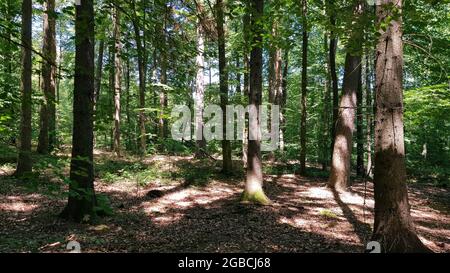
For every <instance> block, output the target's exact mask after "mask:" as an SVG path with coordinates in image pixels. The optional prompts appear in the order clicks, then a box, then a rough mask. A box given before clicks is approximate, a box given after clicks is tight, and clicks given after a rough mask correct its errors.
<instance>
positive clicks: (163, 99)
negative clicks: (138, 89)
mask: <svg viewBox="0 0 450 273" xmlns="http://www.w3.org/2000/svg"><path fill="white" fill-rule="evenodd" d="M169 9H170V7H167V6H166V4H164V24H163V27H162V28H161V38H162V41H163V43H162V48H161V62H160V64H161V79H160V82H161V83H162V84H163V85H167V61H168V60H167V50H168V44H167V43H168V40H167V36H166V29H167V24H168V19H169V15H170V14H169V12H170V10H169ZM159 104H160V108H161V115H160V117H159V138H160V140H164V139H165V138H166V135H167V120H166V118H165V117H164V115H165V114H166V109H167V88H166V87H163V88H162V90H161V92H160V93H159Z"/></svg>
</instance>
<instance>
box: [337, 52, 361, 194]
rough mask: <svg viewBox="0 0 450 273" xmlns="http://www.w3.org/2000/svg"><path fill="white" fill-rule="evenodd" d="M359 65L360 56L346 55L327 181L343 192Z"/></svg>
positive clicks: (345, 184)
mask: <svg viewBox="0 0 450 273" xmlns="http://www.w3.org/2000/svg"><path fill="white" fill-rule="evenodd" d="M360 63H361V57H360V56H352V55H351V54H350V53H347V55H346V57H345V71H344V83H343V87H342V97H341V102H340V105H339V108H340V109H339V117H338V120H337V123H336V137H335V140H334V147H333V157H332V161H331V172H330V179H329V186H330V187H331V188H333V189H335V190H338V191H345V190H347V187H348V186H349V180H350V165H351V155H352V145H353V142H352V137H353V131H354V129H355V108H356V93H357V90H358V82H359V78H360V75H359V71H360V69H359V66H360Z"/></svg>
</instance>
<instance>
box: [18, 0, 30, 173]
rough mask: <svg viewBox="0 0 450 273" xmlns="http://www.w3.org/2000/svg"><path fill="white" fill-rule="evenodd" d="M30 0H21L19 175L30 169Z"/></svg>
mask: <svg viewBox="0 0 450 273" xmlns="http://www.w3.org/2000/svg"><path fill="white" fill-rule="evenodd" d="M31 6H32V4H31V0H23V2H22V34H21V40H22V44H23V47H22V61H21V63H22V80H21V103H22V105H21V113H20V118H21V119H20V139H19V158H18V162H17V168H16V172H15V175H16V176H18V177H20V176H23V175H25V174H27V173H29V172H31V171H32V159H31V93H32V89H31V88H32V87H31V73H32V71H31V46H32V42H31V24H32V23H31V17H32V7H31Z"/></svg>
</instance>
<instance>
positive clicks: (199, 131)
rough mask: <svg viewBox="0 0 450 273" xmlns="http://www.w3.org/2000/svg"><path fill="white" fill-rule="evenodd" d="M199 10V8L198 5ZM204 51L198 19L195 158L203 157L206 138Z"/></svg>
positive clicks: (201, 29)
mask: <svg viewBox="0 0 450 273" xmlns="http://www.w3.org/2000/svg"><path fill="white" fill-rule="evenodd" d="M199 9H200V10H199V12H201V8H200V7H199ZM204 52H205V44H204V32H203V28H202V25H201V22H200V20H199V19H198V21H197V59H196V65H197V76H196V78H195V110H196V113H195V114H196V115H195V125H196V128H195V130H196V133H195V139H196V147H197V150H196V153H195V156H196V157H197V158H203V157H205V149H206V140H205V139H204V137H203V108H204V95H205V80H204V68H205V58H204V56H203V54H204Z"/></svg>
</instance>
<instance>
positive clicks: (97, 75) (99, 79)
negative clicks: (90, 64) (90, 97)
mask: <svg viewBox="0 0 450 273" xmlns="http://www.w3.org/2000/svg"><path fill="white" fill-rule="evenodd" d="M104 51H105V40H103V39H102V40H100V42H99V45H98V55H97V66H96V73H95V90H94V92H95V94H94V113H95V110H96V108H97V102H98V100H99V98H100V90H101V88H102V72H103V54H104Z"/></svg>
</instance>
